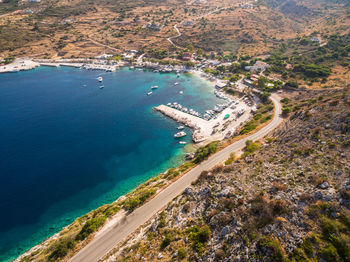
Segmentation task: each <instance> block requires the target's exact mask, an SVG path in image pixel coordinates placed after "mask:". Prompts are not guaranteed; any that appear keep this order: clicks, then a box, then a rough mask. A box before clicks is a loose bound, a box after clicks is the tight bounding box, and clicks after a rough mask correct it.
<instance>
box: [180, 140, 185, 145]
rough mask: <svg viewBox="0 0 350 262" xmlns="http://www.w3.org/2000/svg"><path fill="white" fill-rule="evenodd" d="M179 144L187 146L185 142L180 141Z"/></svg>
mask: <svg viewBox="0 0 350 262" xmlns="http://www.w3.org/2000/svg"><path fill="white" fill-rule="evenodd" d="M179 144H181V145H185V144H187V142H185V141H180V142H179Z"/></svg>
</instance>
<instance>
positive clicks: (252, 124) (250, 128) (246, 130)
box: [239, 120, 258, 135]
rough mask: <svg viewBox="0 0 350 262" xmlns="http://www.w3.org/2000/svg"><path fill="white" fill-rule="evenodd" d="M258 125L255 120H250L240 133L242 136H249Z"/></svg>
mask: <svg viewBox="0 0 350 262" xmlns="http://www.w3.org/2000/svg"><path fill="white" fill-rule="evenodd" d="M257 126H258V125H257V124H256V122H255V120H250V121H249V122H248V123H246V124H245V125H244V126H243V128H242V130H241V132H240V133H239V134H240V135H244V134H248V133H250V132H251V131H253V130H254V129H255V128H257Z"/></svg>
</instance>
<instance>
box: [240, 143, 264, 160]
mask: <svg viewBox="0 0 350 262" xmlns="http://www.w3.org/2000/svg"><path fill="white" fill-rule="evenodd" d="M259 148H260V145H259V144H257V143H254V142H253V141H252V140H247V141H246V142H245V148H244V153H243V155H242V157H246V156H248V155H250V154H252V153H254V152H255V151H256V150H258V149H259Z"/></svg>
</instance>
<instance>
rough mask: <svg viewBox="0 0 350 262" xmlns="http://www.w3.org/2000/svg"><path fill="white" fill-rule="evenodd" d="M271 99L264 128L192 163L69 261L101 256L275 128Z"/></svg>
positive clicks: (276, 117) (279, 119) (276, 118)
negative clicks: (269, 118)
mask: <svg viewBox="0 0 350 262" xmlns="http://www.w3.org/2000/svg"><path fill="white" fill-rule="evenodd" d="M271 100H272V102H273V104H274V106H275V112H274V117H273V119H272V121H271V122H270V123H269V124H267V125H266V126H265V127H263V128H262V129H260V130H259V131H257V132H256V133H254V134H252V135H250V136H246V137H244V138H242V139H241V140H238V141H237V142H234V143H233V144H231V145H229V146H228V147H226V148H224V149H223V150H221V151H219V152H217V153H216V154H214V155H213V156H211V157H210V158H208V159H207V160H205V161H203V162H202V163H201V164H200V165H198V166H196V167H195V168H193V169H192V170H190V171H189V172H188V173H186V174H185V175H183V176H182V177H181V178H179V179H178V180H177V181H175V182H174V183H172V184H171V185H169V186H168V187H167V188H165V189H164V190H163V191H161V192H160V193H159V194H157V195H156V196H155V197H154V198H152V199H151V200H150V201H148V202H147V203H145V204H144V205H143V206H141V207H139V208H137V209H136V210H134V212H132V213H131V214H129V215H127V216H126V217H125V219H123V220H122V221H121V222H119V223H118V224H116V225H115V226H114V227H111V228H109V229H108V230H104V231H103V232H101V234H98V236H97V237H95V239H93V240H92V241H91V242H90V243H89V244H88V245H87V246H85V247H84V248H83V249H82V250H80V251H79V252H78V253H77V254H76V255H75V256H74V257H72V258H71V259H70V260H69V261H71V262H96V261H98V260H99V259H101V258H102V257H103V256H104V255H105V254H107V253H108V252H109V251H111V250H112V249H113V248H114V247H115V246H116V245H117V244H119V243H120V242H121V241H123V240H124V239H125V238H126V237H127V236H128V235H130V234H131V233H133V232H134V231H135V230H136V229H137V228H139V227H140V226H142V225H143V224H145V223H146V222H147V221H148V220H149V219H150V218H152V217H153V216H154V215H155V214H156V213H157V212H158V211H160V210H161V209H162V208H163V207H165V206H166V205H167V204H168V203H169V202H170V201H171V200H172V199H174V198H175V197H177V196H178V195H180V194H181V193H182V192H183V191H184V190H185V189H186V188H187V187H189V186H190V185H191V183H192V182H193V181H195V180H196V179H197V178H198V177H199V175H200V174H201V172H202V171H205V170H210V169H212V168H213V167H215V166H216V165H217V164H220V163H222V162H224V161H225V160H227V159H228V158H229V157H230V154H231V153H232V152H238V151H240V150H242V149H243V148H244V147H245V142H246V141H247V140H253V141H255V140H258V139H261V138H263V137H264V136H266V135H267V134H269V133H270V132H271V131H273V130H274V129H275V128H277V127H278V126H279V125H280V124H281V122H282V117H281V112H282V108H281V104H280V103H279V97H278V96H276V95H273V96H271Z"/></svg>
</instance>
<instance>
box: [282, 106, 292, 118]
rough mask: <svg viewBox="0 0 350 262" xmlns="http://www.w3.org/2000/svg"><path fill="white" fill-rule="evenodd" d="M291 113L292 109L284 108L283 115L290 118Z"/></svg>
mask: <svg viewBox="0 0 350 262" xmlns="http://www.w3.org/2000/svg"><path fill="white" fill-rule="evenodd" d="M290 112H292V109H291V108H290V107H283V108H282V115H283V116H288V115H289V113H290Z"/></svg>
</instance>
